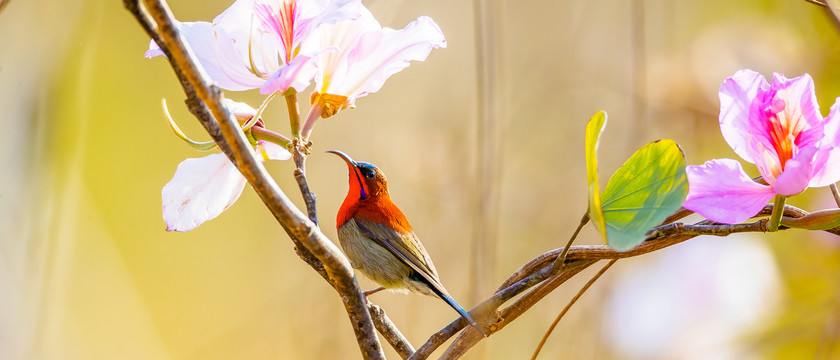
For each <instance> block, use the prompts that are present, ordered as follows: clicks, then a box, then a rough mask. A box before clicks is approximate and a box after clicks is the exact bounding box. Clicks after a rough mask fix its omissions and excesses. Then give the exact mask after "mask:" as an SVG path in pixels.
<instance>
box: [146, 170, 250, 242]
mask: <svg viewBox="0 0 840 360" xmlns="http://www.w3.org/2000/svg"><path fill="white" fill-rule="evenodd" d="M244 187H245V178H244V177H243V176H242V174H240V173H239V170H237V169H236V167H235V166H234V165H233V163H231V162H230V160H228V158H227V156H225V155H224V154H212V155H207V156H204V157H201V158H194V159H187V160H184V161H182V162H181V164H179V165H178V169H177V170H175V175H174V176H173V177H172V180H170V181H169V182H168V183H167V184H166V186H164V187H163V191H161V196H162V198H163V220H164V221H166V230H167V231H189V230H192V229H194V228H196V227H197V226H199V225H201V224H202V223H204V222H205V221H207V220H210V219H213V218H215V217H216V216H219V214H221V213H222V211H224V210H225V209H227V208H228V207H230V206H231V205H233V203H234V202H235V201H236V199H238V198H239V195H240V194H241V193H242V189H243V188H244Z"/></svg>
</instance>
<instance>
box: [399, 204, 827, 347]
mask: <svg viewBox="0 0 840 360" xmlns="http://www.w3.org/2000/svg"><path fill="white" fill-rule="evenodd" d="M772 211H773V206H772V205H769V204H768V205H766V206H765V207H764V208H763V209H762V210H761V212H759V213H758V214H757V215H756V216H766V215H769V214H770V213H772ZM690 214H691V212H690V211H688V210H685V209H680V210H678V211H677V212H676V213H675V214H674V215H672V216H671V217H670V219H681V218H684V217H686V216H688V215H690ZM807 214H808V213H807V212H806V211H804V210H802V209H798V208H796V207H793V206H790V205H786V206H785V209H784V215H785V216H789V217H795V218H798V217H802V216H805V215H807ZM779 230H786V228H785V227H780V228H779ZM765 231H767V219H761V220H758V221H756V222H753V223H748V224H733V225H726V224H718V223H715V222H712V221H709V220H704V221H701V222H698V223H697V224H689V225H686V224H681V223H676V224H665V225H661V226H658V227H656V228H654V229H652V230H651V231H650V232H648V237H647V240H646V241H645V242H643V243H642V244H641V245H639V246H638V247H636V248H634V249H632V250H630V251H625V252H620V251H616V250H613V249H611V248H610V247H609V246H607V245H578V246H572V247H571V248H569V251H568V254H567V255H566V262H565V264H566V265H565V268H563V269H562V271H560V272H559V273H557V270H556V269H555V268H554V263H555V261H556V260H557V258H558V256H559V255H560V254H561V253H562V252H563V248H559V249H554V250H551V251H548V252H545V253H543V254H541V255H539V256H537V257H536V258H534V259H533V260H531V261H529V262H528V263H526V264H525V265H523V266H522V267H520V268H519V269H517V270H516V271H515V272H514V273H513V274H512V275H511V276H510V277H509V278H508V279H507V280H505V281H504V282H503V283H502V285H501V286H500V287H499V289H498V290H497V292H496V294H494V295H493V296H492V297H490V298H489V299H488V300H485V301H484V302H482V303H481V304H479V305H478V306H477V307H476V308H475V309H473V310H472V311H470V312H471V313H476V312H477V313H479V314H489V315H485V316H486V317H487V318H493V319H494V323H493V324H492V325H491V326H490V331H489V333H490V334H492V333H495V332H498V331H499V330H501V329H502V328H503V327H504V326H506V325H507V324H509V323H510V322H512V321H513V320H515V319H516V318H517V317H519V316H520V315H521V314H523V313H524V312H525V311H527V310H528V309H530V308H531V307H532V306H533V305H534V304H536V302H538V301H540V300H541V299H542V298H543V297H545V295H547V294H548V293H550V292H551V291H553V290H554V289H555V288H556V287H557V286H559V285H560V284H562V283H563V282H565V281H566V280H567V279H568V278H570V277H572V276H574V275H576V274H577V273H579V272H580V271H582V270H583V269H585V268H586V267H588V266H590V265H592V264H593V263H595V262H596V261H598V260H607V259H623V258H628V257H634V256H639V255H644V254H647V253H650V252H653V251H656V250H660V249H663V248H666V247H669V246H672V245H676V244H679V243H681V242H683V241H686V240H688V239H691V238H694V237H697V236H699V235H715V236H727V235H730V234H733V233H738V232H765ZM825 231H826V232H829V233H832V234H835V235H840V227H838V228H833V229H828V230H825ZM537 284H538V285H537ZM533 286H536V287H535V288H534V289H533V290H531V291H529V292H528V293H527V294H525V295H523V296H522V297H521V298H519V299H518V300H517V301H515V302H514V303H513V304H511V305H510V306H508V307H507V308H505V309H503V310H496V309H498V308H499V307H500V306H501V305H502V304H503V303H504V302H506V301H507V300H510V299H511V298H513V297H515V296H517V295H519V294H520V293H522V292H523V291H525V290H527V289H529V288H530V287H533ZM465 327H466V322H465V321H463V319H457V320H455V321H453V322H452V323H450V324H449V325H447V326H446V327H444V328H443V329H441V330H440V331H438V332H437V333H435V334H433V335H432V336H431V337H430V338H429V339H428V340H427V341H426V343H424V344H423V345H422V346H420V348H418V349H417V352H415V354H414V355H413V356H412V357H411V359H425V358H428V357H429V356H430V355H431V354H432V353H433V352H434V351H435V350H436V349H437V348H438V347H439V346H440V345H442V344H443V343H445V342H446V341H447V340H449V338H451V337H452V336H454V335H455V334H457V333H458V332H459V331H461V330H463V329H464V328H465ZM482 339H483V337H481V336H480V335H479V334H478V332H477V331H471V329H469V328H468V329H467V330H466V331H465V332H464V333H463V334H461V335H460V336H459V337H458V339H456V340H455V341H454V342H453V343H452V345H450V347H449V349H448V350H447V351H446V352H445V353H444V355H443V356H442V357H441V358H455V357H458V356H461V355H463V354H464V353H466V351H468V350H469V349H470V348H471V347H472V346H474V345H475V344H476V343H478V341H481V340H482Z"/></svg>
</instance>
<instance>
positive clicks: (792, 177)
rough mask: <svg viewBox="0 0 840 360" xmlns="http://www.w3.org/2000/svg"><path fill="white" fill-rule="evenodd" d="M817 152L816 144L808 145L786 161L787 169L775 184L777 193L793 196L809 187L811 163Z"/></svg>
mask: <svg viewBox="0 0 840 360" xmlns="http://www.w3.org/2000/svg"><path fill="white" fill-rule="evenodd" d="M816 153H817V148H816V147H815V146H808V147H806V148H804V149H802V150H800V151H799V153H798V154H796V156H794V157H793V159H790V160H788V161H787V162H786V163H785V170H784V171H782V173H781V174H780V175H779V177H778V178H776V182H775V183H774V184H773V189H774V190H775V191H776V193H777V194H779V195H784V196H793V195H796V194H799V193H801V192H803V191H805V189H807V188H808V182H810V181H811V166H812V165H811V164H812V162H813V161H814V155H815V154H816Z"/></svg>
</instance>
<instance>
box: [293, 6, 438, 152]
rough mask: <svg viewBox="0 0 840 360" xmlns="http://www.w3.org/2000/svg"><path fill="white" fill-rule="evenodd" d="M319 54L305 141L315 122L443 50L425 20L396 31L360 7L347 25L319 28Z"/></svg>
mask: <svg viewBox="0 0 840 360" xmlns="http://www.w3.org/2000/svg"><path fill="white" fill-rule="evenodd" d="M317 32H318V34H319V38H320V41H321V44H320V47H321V48H323V49H335V51H323V52H321V53H320V54H318V55H317V56H316V60H315V63H316V68H317V73H316V75H315V88H316V89H315V91H314V92H313V93H312V96H311V98H310V103H311V104H312V108H311V110H310V113H309V116H307V119H306V122H305V123H304V127H303V131H302V133H303V135H304V137H308V135H309V133H310V132H311V130H312V126H314V123H315V121H316V120H317V118H318V117H322V118H327V117H330V116H333V115H335V114H336V113H337V112H338V111H340V110H342V109H345V108H352V107H353V106H354V103H355V100H356V99H357V98H359V97H362V96H365V95H367V94H369V93H374V92H377V91H379V89H380V88H382V85H384V84H385V80H387V79H388V78H389V77H390V76H391V75H393V74H396V73H397V72H399V71H400V70H402V69H405V68H406V67H408V65H409V64H410V61H412V60H415V61H423V60H425V59H426V58H427V57H428V56H429V53H431V51H432V49H438V48H445V47H446V38H445V37H444V36H443V32H442V31H441V30H440V28H439V27H438V26H437V24H435V22H434V21H433V20H432V19H431V18H429V17H426V16H421V17H419V18H417V20H415V21H413V22H411V23H409V24H408V25H407V26H406V27H405V28H403V29H401V30H394V29H390V28H383V27H382V26H381V25H380V24H379V22H377V21H376V19H375V18H374V17H373V15H372V14H371V13H370V11H368V10H367V9H365V8H362V9H361V16H360V17H359V18H358V19H356V20H352V21H341V22H336V23H334V24H327V25H323V26H321V27H320V28H319V29H318V31H317Z"/></svg>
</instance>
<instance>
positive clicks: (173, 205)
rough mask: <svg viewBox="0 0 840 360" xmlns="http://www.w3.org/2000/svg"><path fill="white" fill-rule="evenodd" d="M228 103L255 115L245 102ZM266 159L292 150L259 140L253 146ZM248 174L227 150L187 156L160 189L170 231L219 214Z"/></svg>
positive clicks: (242, 113) (240, 112)
mask: <svg viewBox="0 0 840 360" xmlns="http://www.w3.org/2000/svg"><path fill="white" fill-rule="evenodd" d="M225 105H226V106H227V107H228V108H229V109H231V112H233V113H234V114H235V115H236V117H237V118H238V119H241V120H243V121H247V120H248V119H250V118H253V116H254V114H256V110H254V109H253V108H252V107H250V106H248V105H247V104H244V103H238V102H234V101H231V100H228V99H225ZM254 150H255V151H256V153H257V156H258V157H259V158H260V159H262V160H263V161H265V160H287V159H289V158H290V157H291V154H290V153H289V152H288V151H286V149H284V148H283V147H281V146H280V145H277V144H274V143H271V142H267V141H259V142H257V145H256V147H255V149H254ZM245 183H246V181H245V178H244V177H243V176H242V174H241V173H240V172H239V170H237V169H236V166H234V165H233V163H231V162H230V160H228V158H227V156H226V155H225V154H212V155H207V156H204V157H200V158H192V159H186V160H184V161H182V162H181V163H180V164H179V165H178V169H177V170H175V175H174V176H173V177H172V180H170V181H169V182H168V183H167V184H166V185H165V186H164V187H163V191H161V197H162V198H163V220H164V221H165V222H166V230H167V231H189V230H192V229H194V228H196V227H198V226H199V225H201V224H202V223H204V222H205V221H207V220H210V219H213V218H215V217H216V216H219V215H220V214H221V213H222V212H223V211H225V209H227V208H228V207H230V206H231V205H233V203H234V202H236V199H238V198H239V195H240V194H242V189H244V188H245Z"/></svg>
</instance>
